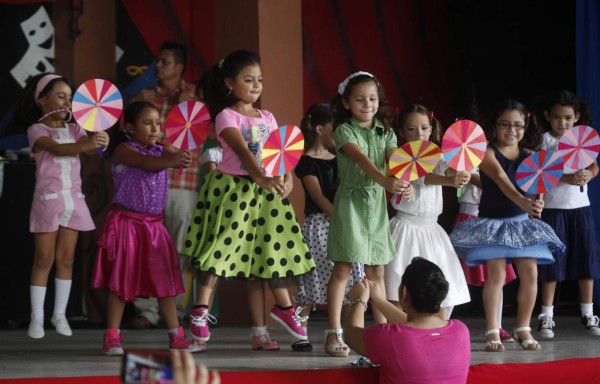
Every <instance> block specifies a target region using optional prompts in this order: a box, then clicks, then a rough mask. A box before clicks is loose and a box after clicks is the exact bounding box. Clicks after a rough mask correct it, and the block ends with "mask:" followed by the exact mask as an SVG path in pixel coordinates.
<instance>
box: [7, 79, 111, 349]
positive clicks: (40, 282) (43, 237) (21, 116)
mask: <svg viewBox="0 0 600 384" xmlns="http://www.w3.org/2000/svg"><path fill="white" fill-rule="evenodd" d="M71 97H72V91H71V87H70V85H69V83H68V81H67V79H66V78H64V77H62V76H57V75H54V74H49V73H42V74H39V75H37V76H34V77H33V78H31V79H30V81H29V82H28V83H27V85H26V86H25V89H24V90H23V93H22V94H21V98H20V99H19V102H18V105H17V110H16V112H15V116H14V123H15V125H16V126H17V127H18V128H19V129H20V130H22V131H25V130H26V132H27V138H28V140H29V145H30V147H31V152H32V153H33V157H34V158H35V164H36V172H35V191H34V194H33V203H32V206H31V216H30V222H29V230H30V231H31V232H32V233H33V234H34V241H35V255H34V258H33V267H32V270H31V286H30V288H29V292H30V295H31V322H30V323H29V329H28V331H27V334H28V336H29V337H31V338H34V339H39V338H42V337H44V299H45V298H46V287H47V285H48V275H49V274H50V270H51V269H52V266H53V265H54V264H56V277H55V280H54V283H55V295H54V313H53V315H52V319H51V322H52V325H54V327H55V328H56V332H58V333H59V334H61V335H65V336H71V335H72V331H71V327H70V326H69V323H68V321H67V318H66V315H65V312H66V309H67V303H68V301H69V294H70V293H71V282H72V279H73V259H74V258H75V246H76V244H77V237H78V235H79V231H90V230H92V229H94V228H95V227H94V222H93V221H92V217H91V216H90V211H89V209H88V207H87V205H86V203H85V200H84V196H83V194H82V193H81V163H80V161H79V154H80V153H90V154H94V153H97V151H96V149H97V148H100V147H106V146H107V145H108V135H107V134H106V133H105V132H97V133H95V134H93V135H91V136H89V137H88V135H87V134H86V132H85V131H84V130H83V128H81V127H80V126H79V125H78V124H75V123H67V121H69V120H70V119H71Z"/></svg>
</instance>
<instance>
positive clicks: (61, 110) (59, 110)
mask: <svg viewBox="0 0 600 384" xmlns="http://www.w3.org/2000/svg"><path fill="white" fill-rule="evenodd" d="M59 112H67V113H69V118H68V119H65V120H63V121H69V120H71V117H72V113H71V111H70V110H69V109H65V108H60V109H55V110H54V111H50V112H48V113H46V114H45V115H44V116H42V117H40V118H39V119H38V123H39V122H40V121H42V120H44V119H45V118H46V117H48V116H50V115H53V114H55V113H59Z"/></svg>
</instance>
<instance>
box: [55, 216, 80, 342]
mask: <svg viewBox="0 0 600 384" xmlns="http://www.w3.org/2000/svg"><path fill="white" fill-rule="evenodd" d="M78 235H79V232H78V231H74V230H72V229H69V228H64V227H60V228H59V229H58V235H57V239H56V257H55V261H56V279H55V294H54V313H53V314H52V324H54V326H55V327H56V331H57V332H58V333H60V334H62V335H65V336H71V335H72V332H71V327H70V326H69V323H68V322H67V318H66V310H67V304H68V302H69V296H70V294H71V282H72V279H73V261H74V259H75V246H76V245H77V236H78Z"/></svg>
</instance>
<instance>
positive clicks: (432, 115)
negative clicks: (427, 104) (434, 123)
mask: <svg viewBox="0 0 600 384" xmlns="http://www.w3.org/2000/svg"><path fill="white" fill-rule="evenodd" d="M427 116H429V120H435V115H434V114H433V111H429V113H428V114H427Z"/></svg>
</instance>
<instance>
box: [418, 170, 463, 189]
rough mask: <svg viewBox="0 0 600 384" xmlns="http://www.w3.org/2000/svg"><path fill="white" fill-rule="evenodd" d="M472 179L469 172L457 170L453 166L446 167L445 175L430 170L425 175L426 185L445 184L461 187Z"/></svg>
mask: <svg viewBox="0 0 600 384" xmlns="http://www.w3.org/2000/svg"><path fill="white" fill-rule="evenodd" d="M469 180H471V174H470V173H469V172H456V171H455V170H454V169H452V168H448V169H446V174H445V175H438V174H437V173H433V172H430V173H428V174H427V175H426V176H425V184H426V185H443V186H446V187H455V188H460V187H462V186H463V185H466V184H467V183H468V182H469Z"/></svg>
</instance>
